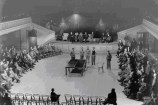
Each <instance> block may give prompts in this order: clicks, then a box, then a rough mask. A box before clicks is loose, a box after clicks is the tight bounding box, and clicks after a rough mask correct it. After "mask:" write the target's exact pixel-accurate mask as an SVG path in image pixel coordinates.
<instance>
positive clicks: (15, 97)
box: [9, 93, 17, 103]
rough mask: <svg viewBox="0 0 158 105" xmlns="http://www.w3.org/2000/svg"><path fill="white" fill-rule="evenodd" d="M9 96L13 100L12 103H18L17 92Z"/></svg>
mask: <svg viewBox="0 0 158 105" xmlns="http://www.w3.org/2000/svg"><path fill="white" fill-rule="evenodd" d="M9 97H10V98H11V100H12V103H16V102H17V94H16V93H10V94H9Z"/></svg>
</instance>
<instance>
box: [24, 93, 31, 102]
mask: <svg viewBox="0 0 158 105" xmlns="http://www.w3.org/2000/svg"><path fill="white" fill-rule="evenodd" d="M25 97H26V100H27V101H32V94H29V93H26V94H25Z"/></svg>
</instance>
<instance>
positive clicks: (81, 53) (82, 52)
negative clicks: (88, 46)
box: [80, 47, 84, 60]
mask: <svg viewBox="0 0 158 105" xmlns="http://www.w3.org/2000/svg"><path fill="white" fill-rule="evenodd" d="M80 59H81V60H83V59H84V50H83V47H81V51H80Z"/></svg>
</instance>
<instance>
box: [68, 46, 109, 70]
mask: <svg viewBox="0 0 158 105" xmlns="http://www.w3.org/2000/svg"><path fill="white" fill-rule="evenodd" d="M79 54H80V59H81V60H84V59H86V62H87V63H90V58H91V64H92V65H95V64H96V54H97V53H96V50H95V47H93V48H92V51H91V50H90V48H89V47H88V46H87V49H86V50H85V51H84V49H83V47H81V50H80V52H79ZM70 56H71V60H75V58H76V56H75V48H72V51H71V52H70ZM111 59H112V55H111V53H110V51H108V52H107V56H106V60H107V69H110V70H111Z"/></svg>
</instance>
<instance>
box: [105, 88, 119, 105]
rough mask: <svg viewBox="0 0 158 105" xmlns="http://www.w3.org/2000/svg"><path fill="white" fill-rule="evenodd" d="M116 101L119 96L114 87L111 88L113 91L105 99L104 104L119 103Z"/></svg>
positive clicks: (114, 104)
mask: <svg viewBox="0 0 158 105" xmlns="http://www.w3.org/2000/svg"><path fill="white" fill-rule="evenodd" d="M116 101H117V96H116V92H115V89H114V88H113V89H112V90H111V93H109V94H108V98H107V99H106V100H105V102H104V103H103V104H104V105H106V104H113V105H117V103H116Z"/></svg>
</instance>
